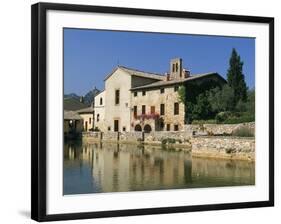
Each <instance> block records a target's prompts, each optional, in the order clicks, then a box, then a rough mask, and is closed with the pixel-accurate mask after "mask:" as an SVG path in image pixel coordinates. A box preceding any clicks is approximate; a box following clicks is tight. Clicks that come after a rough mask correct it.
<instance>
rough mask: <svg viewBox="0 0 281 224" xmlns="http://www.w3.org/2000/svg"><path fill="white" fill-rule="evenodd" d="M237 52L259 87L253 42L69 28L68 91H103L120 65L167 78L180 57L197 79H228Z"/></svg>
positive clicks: (249, 81)
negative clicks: (215, 76) (206, 75)
mask: <svg viewBox="0 0 281 224" xmlns="http://www.w3.org/2000/svg"><path fill="white" fill-rule="evenodd" d="M232 48H236V50H237V52H238V54H239V55H240V57H241V59H242V61H243V62H244V66H243V73H244V75H245V80H246V83H247V85H248V86H249V87H250V88H253V87H254V86H255V39H253V38H237V37H235V38H233V37H221V36H202V35H187V34H184V35H183V34H160V33H143V32H117V31H102V30H86V29H64V92H65V93H66V94H67V93H76V94H78V95H84V94H86V93H87V92H88V91H89V90H91V89H92V88H93V87H94V86H96V87H97V88H98V89H101V90H102V89H103V88H104V83H103V80H104V77H105V76H106V75H107V74H109V73H110V72H111V71H112V70H113V69H114V68H115V67H116V66H117V65H118V64H119V65H123V66H127V67H130V68H135V69H139V70H144V71H149V72H156V73H162V74H164V73H165V72H168V71H169V62H170V59H171V58H174V57H181V58H182V59H183V67H184V68H187V69H189V70H190V71H191V74H200V73H206V72H218V73H219V74H220V75H221V76H223V77H224V78H226V73H227V69H228V67H229V57H230V54H231V51H232Z"/></svg>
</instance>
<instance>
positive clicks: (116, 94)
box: [115, 89, 120, 105]
mask: <svg viewBox="0 0 281 224" xmlns="http://www.w3.org/2000/svg"><path fill="white" fill-rule="evenodd" d="M119 103H120V90H119V89H116V90H115V104H116V105H118V104H119Z"/></svg>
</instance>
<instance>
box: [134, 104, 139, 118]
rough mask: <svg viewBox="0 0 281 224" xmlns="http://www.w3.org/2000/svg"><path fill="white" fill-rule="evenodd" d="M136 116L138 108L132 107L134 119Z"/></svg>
mask: <svg viewBox="0 0 281 224" xmlns="http://www.w3.org/2000/svg"><path fill="white" fill-rule="evenodd" d="M137 116H138V107H137V106H134V118H136V117H137Z"/></svg>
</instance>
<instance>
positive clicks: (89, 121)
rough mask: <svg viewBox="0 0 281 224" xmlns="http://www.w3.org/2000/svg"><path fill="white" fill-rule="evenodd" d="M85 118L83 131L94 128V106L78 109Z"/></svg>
mask: <svg viewBox="0 0 281 224" xmlns="http://www.w3.org/2000/svg"><path fill="white" fill-rule="evenodd" d="M76 112H77V113H78V114H79V115H80V116H81V117H82V119H83V131H90V130H93V129H94V107H92V106H90V107H86V108H83V109H80V110H77V111H76Z"/></svg>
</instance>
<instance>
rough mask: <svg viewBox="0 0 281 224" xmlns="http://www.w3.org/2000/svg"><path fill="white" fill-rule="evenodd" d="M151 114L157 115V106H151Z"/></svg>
mask: <svg viewBox="0 0 281 224" xmlns="http://www.w3.org/2000/svg"><path fill="white" fill-rule="evenodd" d="M150 113H151V114H155V106H151V107H150Z"/></svg>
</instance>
